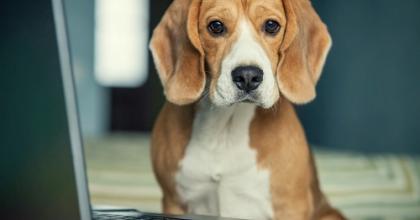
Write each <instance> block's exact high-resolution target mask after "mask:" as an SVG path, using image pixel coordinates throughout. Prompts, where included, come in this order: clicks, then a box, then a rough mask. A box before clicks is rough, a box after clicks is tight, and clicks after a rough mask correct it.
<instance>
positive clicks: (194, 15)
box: [150, 0, 205, 105]
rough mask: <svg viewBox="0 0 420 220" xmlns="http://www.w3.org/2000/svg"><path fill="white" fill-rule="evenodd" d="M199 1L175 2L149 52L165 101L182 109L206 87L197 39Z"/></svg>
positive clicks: (159, 26) (154, 33)
mask: <svg viewBox="0 0 420 220" xmlns="http://www.w3.org/2000/svg"><path fill="white" fill-rule="evenodd" d="M200 3H201V1H200V0H174V1H173V2H172V4H171V5H170V7H169V8H168V10H167V11H166V13H165V15H164V16H163V18H162V20H161V21H160V23H159V24H158V26H157V27H156V29H155V30H154V32H153V36H152V39H151V42H150V50H151V51H152V55H153V59H154V62H155V65H156V68H157V71H158V74H159V78H160V80H161V82H162V85H163V87H164V91H165V95H166V98H167V99H168V101H170V102H172V103H174V104H178V105H185V104H189V103H192V102H194V101H196V100H197V99H199V98H200V96H201V94H202V92H203V90H204V87H205V72H204V52H203V49H202V47H201V42H200V39H199V35H198V15H199V9H200Z"/></svg>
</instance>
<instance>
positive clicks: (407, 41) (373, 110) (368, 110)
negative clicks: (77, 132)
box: [67, 0, 420, 153]
mask: <svg viewBox="0 0 420 220" xmlns="http://www.w3.org/2000/svg"><path fill="white" fill-rule="evenodd" d="M170 2H171V1H170V0H160V1H150V2H149V1H148V0H127V1H124V2H118V3H116V2H115V1H112V0H98V1H96V2H95V1H81V0H72V1H68V3H67V5H68V7H67V11H68V18H69V27H70V35H71V36H70V39H71V44H72V52H73V58H74V65H75V71H76V79H77V81H76V83H77V89H78V94H79V106H80V112H81V116H82V126H83V132H84V134H85V135H87V136H98V135H99V136H101V135H107V134H110V133H115V132H136V133H138V132H146V133H147V132H150V130H151V128H152V126H153V121H154V119H155V118H156V115H157V114H158V112H159V109H160V107H161V106H162V103H163V102H164V97H163V95H162V87H161V85H160V82H159V80H158V77H157V74H156V71H155V67H154V65H153V63H152V59H151V57H150V53H149V52H148V49H147V44H148V40H149V36H150V33H151V31H152V29H153V28H154V27H155V26H156V24H157V22H158V21H159V20H160V18H161V16H162V14H163V13H164V10H165V9H166V8H167V6H168V5H169V4H170ZM313 5H314V7H315V8H316V9H317V11H318V13H319V14H320V16H321V17H322V19H323V20H324V21H325V23H326V24H327V25H328V27H329V30H330V32H331V35H332V38H333V42H334V44H333V47H332V50H331V53H330V55H329V57H328V59H327V63H326V66H325V69H324V73H323V75H322V77H321V80H320V82H319V85H318V97H317V99H316V100H315V101H314V102H312V103H311V104H309V105H305V106H302V107H299V115H300V117H301V120H302V122H303V124H304V127H305V129H306V132H307V135H308V138H309V141H310V142H311V143H313V144H315V145H319V146H322V147H325V148H333V149H340V150H341V149H342V150H352V151H353V150H357V151H363V152H394V153H420V147H419V146H418V143H420V135H419V134H420V123H419V121H420V97H419V94H420V86H419V85H418V83H419V82H420V72H419V69H420V62H419V58H420V28H419V27H420V14H419V13H418V10H419V9H420V2H419V1H417V0H404V1H400V2H398V3H396V2H395V1H392V0H368V1H365V0H354V1H345V0H336V1H327V0H314V1H313Z"/></svg>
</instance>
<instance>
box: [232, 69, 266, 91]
mask: <svg viewBox="0 0 420 220" xmlns="http://www.w3.org/2000/svg"><path fill="white" fill-rule="evenodd" d="M263 75H264V72H263V71H262V69H260V68H258V67H256V66H240V67H237V68H235V69H234V70H233V71H232V81H233V82H234V83H235V85H236V86H237V87H238V88H239V89H240V90H243V91H246V92H250V91H252V90H255V89H257V88H258V86H259V85H260V84H261V82H262V81H263Z"/></svg>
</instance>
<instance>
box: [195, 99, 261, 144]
mask: <svg viewBox="0 0 420 220" xmlns="http://www.w3.org/2000/svg"><path fill="white" fill-rule="evenodd" d="M255 109H256V105H254V104H250V103H238V104H234V105H231V106H227V107H216V106H214V105H212V104H211V103H210V101H209V100H202V101H200V102H198V103H197V105H196V111H195V117H194V122H193V129H192V130H193V134H192V136H193V137H194V141H200V142H203V143H216V142H218V141H220V140H224V139H225V140H226V139H229V138H226V137H238V138H239V137H243V138H245V139H246V138H248V137H249V127H250V124H251V121H252V118H253V116H254V112H255ZM232 141H234V140H232ZM241 142H242V141H241ZM232 144H235V143H232ZM221 145H224V144H208V145H206V146H212V147H217V146H221Z"/></svg>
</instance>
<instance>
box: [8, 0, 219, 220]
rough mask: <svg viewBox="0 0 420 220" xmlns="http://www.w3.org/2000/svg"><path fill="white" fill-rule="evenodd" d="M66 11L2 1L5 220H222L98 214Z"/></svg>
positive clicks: (57, 1)
mask: <svg viewBox="0 0 420 220" xmlns="http://www.w3.org/2000/svg"><path fill="white" fill-rule="evenodd" d="M139 1H142V0H139ZM63 9H64V5H63V2H62V0H52V1H51V0H40V1H34V2H19V1H14V0H3V1H2V2H1V3H0V28H1V32H0V37H1V38H0V97H1V99H0V117H1V120H0V122H1V123H0V135H1V136H0V211H1V216H0V219H12V220H20V219H22V220H23V219H25V220H26V219H31V220H38V219H40V220H41V219H42V220H49V219H54V220H61V219H62V220H77V219H81V220H89V219H143V220H147V219H156V220H157V219H162V220H163V219H165V220H170V219H208V220H214V219H223V218H218V217H207V216H168V215H161V214H153V213H144V212H141V211H138V210H135V209H108V210H104V209H102V210H92V208H91V207H92V205H91V204H90V199H89V191H88V185H87V179H86V173H85V161H84V157H83V146H82V140H81V135H80V130H79V123H78V122H79V121H78V120H79V118H78V113H77V106H76V95H75V90H74V82H73V72H72V63H71V56H70V51H69V45H68V38H67V32H66V31H67V30H66V17H65V14H64V10H63Z"/></svg>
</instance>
